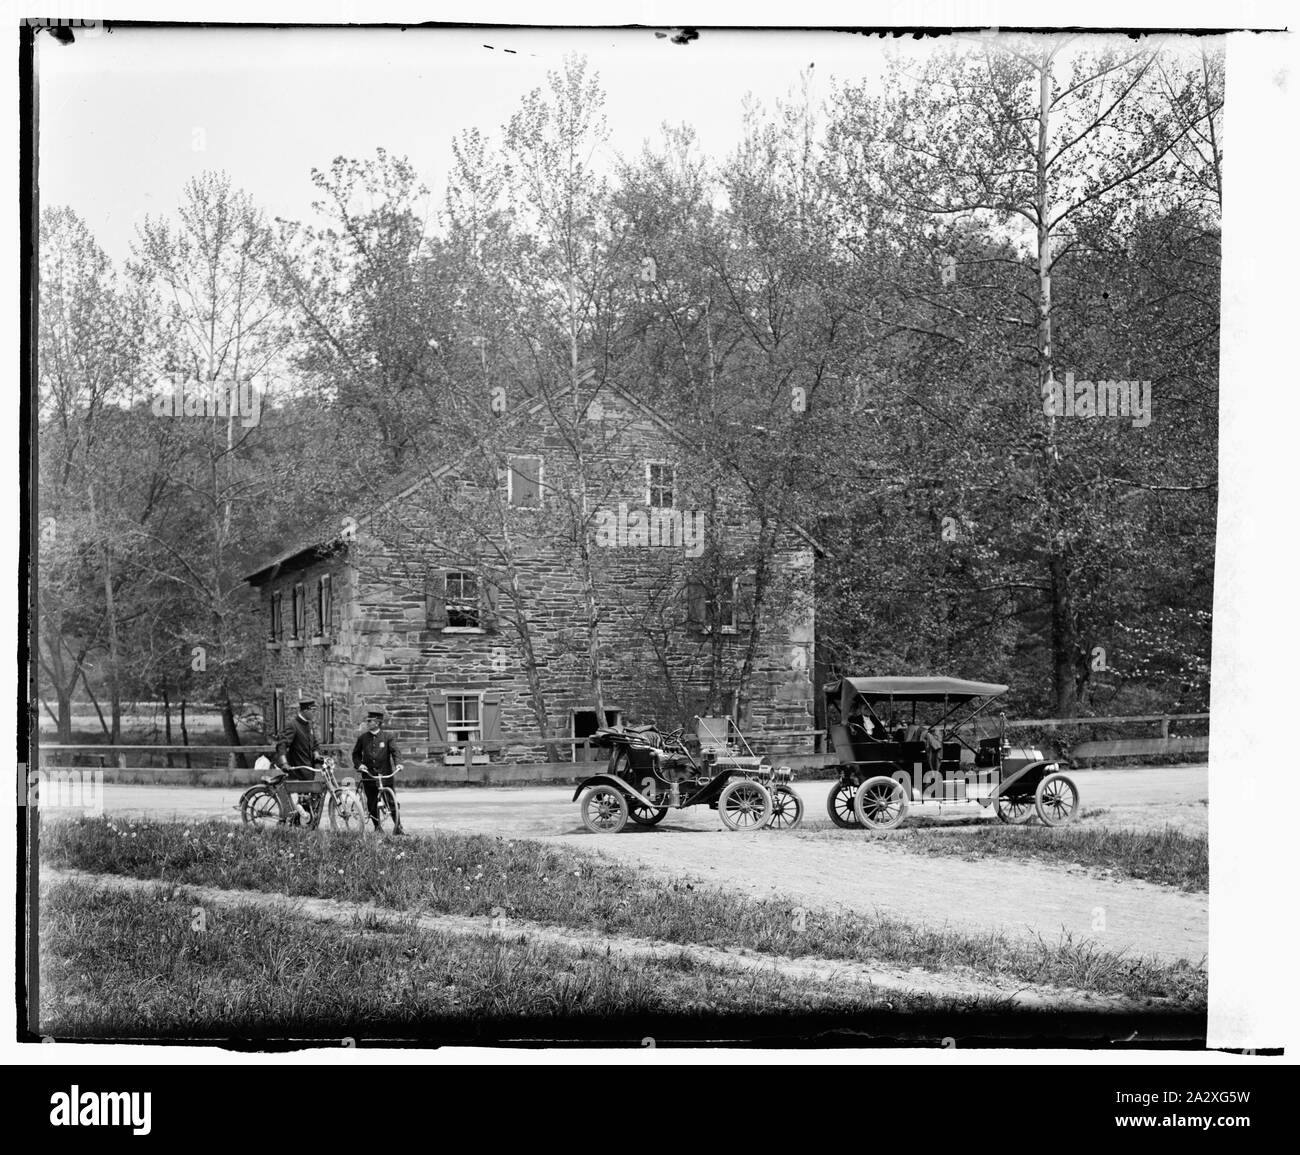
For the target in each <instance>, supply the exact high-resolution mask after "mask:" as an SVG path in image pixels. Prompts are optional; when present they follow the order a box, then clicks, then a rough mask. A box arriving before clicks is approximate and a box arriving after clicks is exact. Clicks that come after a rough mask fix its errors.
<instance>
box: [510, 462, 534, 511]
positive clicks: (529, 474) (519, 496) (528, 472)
mask: <svg viewBox="0 0 1300 1155" xmlns="http://www.w3.org/2000/svg"><path fill="white" fill-rule="evenodd" d="M506 477H507V483H506V484H507V487H508V489H509V499H510V504H511V505H513V506H515V507H516V508H517V509H540V508H541V507H542V459H541V458H540V457H530V456H514V455H512V456H511V458H510V469H509V471H508V473H507V474H506Z"/></svg>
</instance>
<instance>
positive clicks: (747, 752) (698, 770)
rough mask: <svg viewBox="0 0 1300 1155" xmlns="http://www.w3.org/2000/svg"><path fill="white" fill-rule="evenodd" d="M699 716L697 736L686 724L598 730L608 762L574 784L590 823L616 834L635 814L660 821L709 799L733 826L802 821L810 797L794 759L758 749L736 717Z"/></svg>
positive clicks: (786, 825) (637, 819)
mask: <svg viewBox="0 0 1300 1155" xmlns="http://www.w3.org/2000/svg"><path fill="white" fill-rule="evenodd" d="M695 724H696V730H695V737H694V739H693V740H688V739H687V738H686V737H684V733H683V728H682V727H678V728H677V729H676V730H671V731H662V730H660V729H659V728H658V727H657V726H654V725H649V726H641V727H634V728H630V729H628V728H623V727H606V728H603V729H600V730H597V731H596V733H595V734H594V735H593V736H592V739H591V741H592V744H593V745H595V746H599V747H601V748H603V749H604V748H607V749H608V750H609V752H610V754H609V762H608V764H607V765H606V767H605V770H604V772H603V773H600V774H594V775H592V776H591V777H589V778H586V779H584V780H583V781H582V782H580V783H579V784H578V788H577V789H576V790H575V791H574V792H573V800H574V801H575V802H576V801H577V800H578V798H579V796H581V797H582V822H583V825H584V826H586V828H587V829H588V830H590V831H592V832H593V833H597V834H616V833H617V832H618V831H620V830H622V829H623V827H624V826H625V825H627V822H628V820H629V819H630V820H631V821H632V822H633V823H635V824H637V825H639V826H654V825H655V824H656V823H658V822H661V821H662V820H663V818H664V815H666V814H667V813H668V811H669V810H683V809H685V808H686V807H688V806H706V805H707V806H709V807H710V808H711V809H714V810H716V811H717V812H718V816H719V817H720V818H721V819H722V824H723V826H725V827H726V828H727V829H728V830H761V829H762V828H763V827H771V828H772V829H774V830H793V829H794V828H795V827H796V826H798V825H799V823H800V822H801V821H802V820H803V801H802V800H801V799H800V798H799V795H798V794H796V793H795V792H794V791H793V790H792V789H791V788H790V780H791V778H792V777H793V774H792V772H791V770H790V768H789V767H788V766H773V765H772V764H771V762H769V761H768V759H767V758H765V757H759V756H758V755H756V754H754V752H753V750H751V749H750V747H749V743H747V742H746V741H745V739H744V736H743V735H741V734H740V733H739V731H737V730H736V729H735V726H734V723H733V722H732V721H731V719H730V718H700V717H697V718H696V719H695ZM692 746H693V747H694V749H692Z"/></svg>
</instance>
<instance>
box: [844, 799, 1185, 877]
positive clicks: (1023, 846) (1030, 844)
mask: <svg viewBox="0 0 1300 1155" xmlns="http://www.w3.org/2000/svg"><path fill="white" fill-rule="evenodd" d="M1085 816H1086V815H1085ZM828 836H829V837H838V836H839V835H838V834H837V832H831V833H829V835H828ZM872 838H875V839H879V840H880V841H882V842H891V843H894V844H896V845H899V846H902V847H904V848H905V849H907V850H911V851H914V852H916V853H919V854H935V855H956V856H958V857H960V858H989V857H996V858H1029V859H1038V860H1040V861H1043V862H1050V863H1052V864H1053V865H1056V866H1086V867H1091V868H1093V869H1096V870H1100V871H1104V872H1107V873H1110V874H1115V875H1119V876H1120V877H1123V878H1136V879H1140V880H1141V881H1143V882H1154V883H1156V884H1158V885H1160V886H1172V887H1176V888H1178V889H1179V890H1186V891H1201V892H1205V891H1208V890H1209V888H1210V851H1209V839H1208V838H1206V836H1205V835H1204V834H1200V835H1190V834H1184V833H1183V832H1182V831H1179V830H1175V829H1173V828H1172V827H1169V826H1166V827H1165V828H1164V829H1163V830H1154V831H1152V830H1126V829H1123V828H1120V827H1109V826H1063V827H1057V828H1049V827H1044V826H1001V825H998V826H990V825H988V824H986V823H981V824H980V825H979V826H978V827H973V828H964V829H962V830H942V829H939V828H938V824H937V823H935V824H933V825H925V824H924V820H917V821H916V822H915V823H914V824H913V825H912V826H911V827H909V828H907V829H903V830H888V831H879V832H876V833H874V834H873V835H872Z"/></svg>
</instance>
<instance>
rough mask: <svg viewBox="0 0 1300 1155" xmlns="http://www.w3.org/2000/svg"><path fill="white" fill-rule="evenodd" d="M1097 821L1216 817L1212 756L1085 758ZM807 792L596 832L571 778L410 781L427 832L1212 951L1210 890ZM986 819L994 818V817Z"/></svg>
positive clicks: (135, 792) (199, 802)
mask: <svg viewBox="0 0 1300 1155" xmlns="http://www.w3.org/2000/svg"><path fill="white" fill-rule="evenodd" d="M1073 777H1074V778H1075V781H1076V782H1077V784H1078V786H1079V793H1080V796H1081V803H1082V806H1081V813H1082V817H1081V819H1080V822H1081V823H1083V824H1085V825H1108V826H1126V827H1136V828H1152V827H1155V828H1159V827H1161V826H1164V825H1165V824H1169V825H1172V826H1175V827H1176V828H1179V829H1182V830H1185V831H1187V832H1188V833H1193V832H1197V833H1203V832H1204V831H1205V829H1206V814H1207V806H1206V805H1205V802H1204V800H1205V799H1207V798H1208V774H1207V768H1206V767H1205V766H1203V765H1202V766H1190V767H1161V768H1153V769H1136V770H1135V769H1127V770H1094V771H1080V772H1077V773H1075V774H1074V775H1073ZM796 789H797V790H798V792H799V793H800V794H801V796H802V798H803V800H804V803H805V806H806V817H805V819H804V823H803V826H802V827H801V828H800V829H799V830H797V831H795V832H793V833H781V834H775V833H770V832H762V833H759V834H734V833H729V832H726V831H724V830H723V829H722V827H721V823H720V822H719V820H718V817H717V815H716V814H715V813H714V812H713V811H711V810H709V809H707V808H704V807H701V808H698V809H695V810H685V811H676V812H673V813H671V814H670V815H669V816H668V818H667V819H666V820H665V821H664V822H663V823H662V824H661V825H660V826H659V827H657V828H656V829H654V830H642V829H640V828H637V829H633V830H628V831H625V832H624V833H622V834H618V835H613V836H601V835H592V834H589V833H587V832H586V831H585V830H584V829H583V827H582V824H581V820H580V819H579V816H578V807H577V804H576V803H574V802H572V801H571V799H572V796H573V790H572V788H570V787H562V786H535V787H523V788H518V789H509V788H505V789H493V790H486V789H481V788H479V789H475V788H466V789H450V790H405V791H403V792H402V793H401V798H402V817H403V822H404V823H405V825H406V828H407V829H408V830H409V831H410V832H411V833H412V834H419V833H422V832H428V831H431V830H433V829H441V830H457V831H462V832H472V833H482V834H498V835H503V836H505V837H513V838H537V839H542V840H545V841H553V842H558V843H564V844H568V845H571V846H574V847H580V848H582V849H584V850H590V851H597V852H599V853H602V854H607V855H610V856H611V857H615V858H619V859H623V860H627V861H631V862H638V863H642V864H644V865H646V866H647V867H649V868H650V869H651V870H653V871H654V872H655V873H656V874H658V875H660V876H664V877H667V876H670V875H671V876H672V877H675V878H681V877H683V876H694V877H695V878H698V879H700V880H702V881H703V882H704V883H705V884H706V885H712V886H719V887H724V888H727V889H729V890H733V891H739V892H740V893H744V894H749V895H752V896H754V897H758V898H776V897H781V898H784V899H786V900H788V901H789V902H790V904H791V906H792V907H793V906H805V907H807V908H809V909H815V908H819V907H821V908H832V909H834V908H842V909H849V910H854V911H860V912H863V913H873V914H883V915H893V916H896V917H899V918H904V919H907V920H909V921H912V922H917V923H923V924H926V925H931V926H948V927H951V928H953V929H961V930H965V931H990V930H1002V931H1005V932H1006V933H1008V934H1016V935H1027V936H1038V935H1041V936H1042V937H1044V938H1046V939H1048V940H1050V941H1056V940H1057V939H1059V938H1060V937H1061V936H1062V935H1063V934H1065V935H1070V936H1073V938H1074V940H1075V941H1076V942H1077V941H1080V940H1084V939H1088V940H1091V941H1093V942H1095V943H1096V944H1097V945H1098V946H1099V947H1102V948H1104V949H1107V950H1124V951H1128V952H1130V953H1132V954H1135V955H1146V954H1154V955H1157V956H1159V957H1161V958H1164V959H1173V958H1185V959H1188V960H1190V961H1192V962H1193V963H1200V962H1201V961H1202V960H1203V959H1204V958H1205V956H1206V954H1207V951H1208V942H1209V932H1208V908H1209V903H1208V898H1207V896H1205V895H1203V894H1186V893H1183V892H1180V891H1175V890H1172V889H1170V888H1167V887H1162V886H1155V885H1153V884H1149V883H1142V882H1136V881H1132V880H1118V879H1113V878H1107V877H1104V876H1102V875H1100V874H1097V873H1093V872H1091V871H1088V870H1085V869H1083V868H1063V867H1053V866H1047V865H1044V864H1042V863H1041V862H1033V863H1031V862H1029V861H1027V860H1026V861H1020V860H1006V859H988V858H985V859H980V860H972V861H965V860H963V859H959V858H956V857H951V856H946V857H930V856H928V855H925V854H918V853H914V852H911V851H908V850H907V849H905V848H904V847H902V846H897V845H893V846H891V845H886V844H884V843H882V842H880V841H877V840H873V839H872V837H871V835H869V834H867V833H865V832H863V831H856V830H840V829H838V828H836V827H835V826H833V825H832V824H831V822H830V819H829V818H828V817H827V815H826V810H825V800H826V794H827V792H828V791H829V789H830V783H827V782H805V783H796ZM240 793H241V791H240V790H238V789H229V790H224V789H219V788H218V789H211V788H209V789H204V788H194V787H157V786H106V787H104V805H105V809H106V810H107V811H109V812H113V813H120V814H138V815H145V816H151V817H158V818H167V817H171V816H175V817H185V818H197V817H221V818H229V819H231V820H232V821H237V820H238V814H237V810H236V804H237V802H238V799H239V795H240ZM913 813H914V814H916V815H919V816H923V817H934V818H938V819H940V821H941V822H942V825H943V826H944V827H945V828H951V829H953V830H963V829H971V828H972V819H973V818H974V816H976V815H982V814H984V813H985V812H983V811H980V810H979V809H978V808H977V807H973V806H963V807H948V808H946V809H945V811H944V812H943V814H940V812H939V808H938V807H937V806H933V805H927V806H917V807H914V808H913ZM980 821H988V819H987V818H982V819H980Z"/></svg>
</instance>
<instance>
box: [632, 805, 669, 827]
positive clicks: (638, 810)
mask: <svg viewBox="0 0 1300 1155" xmlns="http://www.w3.org/2000/svg"><path fill="white" fill-rule="evenodd" d="M667 813H668V807H667V806H643V805H642V804H641V803H640V802H637V801H635V800H633V801H631V802H629V803H628V804H627V816H628V817H629V818H630V819H632V821H633V822H635V823H636V824H637V825H638V826H657V825H658V824H659V823H660V822H662V821H663V820H664V815H665V814H667Z"/></svg>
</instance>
